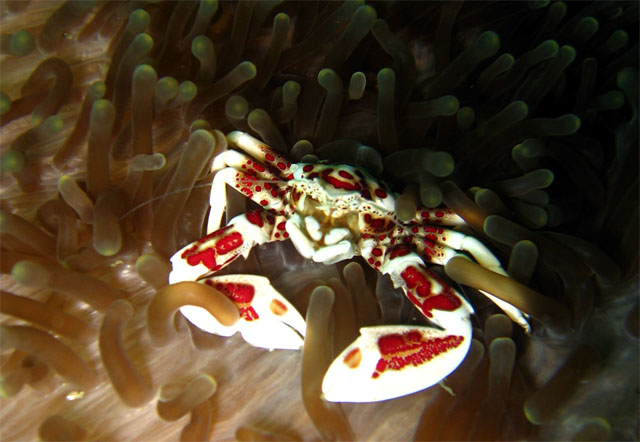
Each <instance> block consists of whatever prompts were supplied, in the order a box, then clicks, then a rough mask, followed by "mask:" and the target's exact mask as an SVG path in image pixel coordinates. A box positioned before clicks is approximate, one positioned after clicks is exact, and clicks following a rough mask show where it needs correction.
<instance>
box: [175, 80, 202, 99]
mask: <svg viewBox="0 0 640 442" xmlns="http://www.w3.org/2000/svg"><path fill="white" fill-rule="evenodd" d="M197 93H198V86H196V85H195V83H194V82H192V81H183V82H182V83H180V87H179V88H178V96H179V97H180V99H181V100H182V101H185V102H186V101H191V100H193V98H194V97H195V96H196V94H197Z"/></svg>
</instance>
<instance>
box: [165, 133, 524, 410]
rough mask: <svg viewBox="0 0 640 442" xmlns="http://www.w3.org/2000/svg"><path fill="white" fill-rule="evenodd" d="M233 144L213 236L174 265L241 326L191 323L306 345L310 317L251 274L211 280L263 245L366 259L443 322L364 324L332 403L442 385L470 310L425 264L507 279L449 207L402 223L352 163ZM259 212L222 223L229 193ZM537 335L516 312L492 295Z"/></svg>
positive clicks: (225, 157)
mask: <svg viewBox="0 0 640 442" xmlns="http://www.w3.org/2000/svg"><path fill="white" fill-rule="evenodd" d="M227 139H228V142H229V146H230V147H231V149H228V150H226V151H224V152H222V153H221V154H219V155H218V156H217V157H216V158H215V159H214V161H213V165H212V169H213V171H215V172H216V173H215V176H214V179H213V183H212V188H211V200H210V204H211V210H210V213H209V224H208V229H207V230H208V234H207V235H206V236H205V237H203V238H202V239H200V240H198V241H196V242H194V243H192V244H189V245H187V246H185V247H184V248H182V249H181V250H179V251H178V252H176V253H175V254H174V255H173V257H172V258H171V262H172V265H173V270H172V272H171V274H170V282H171V283H176V282H180V281H185V280H200V281H201V282H203V283H205V284H209V285H212V286H214V287H216V288H217V289H219V290H220V291H222V292H223V293H225V294H226V295H227V296H228V297H229V298H230V299H231V300H232V301H234V302H235V303H236V305H237V306H238V308H239V310H240V313H241V320H240V321H238V323H237V324H236V325H234V326H231V327H224V326H222V325H220V324H219V323H218V322H217V321H216V320H215V318H213V316H211V315H210V314H209V313H208V312H207V311H206V310H204V309H202V308H200V307H195V306H185V307H182V309H181V312H182V313H183V314H184V315H185V316H186V317H187V319H189V320H190V321H191V322H193V324H195V325H196V326H198V327H199V328H201V329H203V330H204V331H207V332H210V333H216V334H219V335H223V336H230V335H232V334H234V333H236V332H237V331H240V333H241V334H242V336H243V337H244V339H245V340H246V341H247V342H249V343H250V344H252V345H255V346H259V347H264V348H268V349H274V348H284V349H298V348H301V347H302V344H303V340H302V338H301V336H304V334H305V322H304V319H303V318H302V316H301V315H300V314H299V313H298V312H297V311H296V310H295V308H294V307H293V306H292V305H291V304H290V303H289V302H288V301H287V300H286V299H285V298H284V297H283V296H282V295H281V294H280V293H278V292H277V291H276V290H275V289H274V288H273V287H272V286H271V285H270V283H269V281H268V280H267V278H264V277H260V276H254V275H226V276H215V274H214V275H213V276H206V277H205V278H203V279H200V278H202V276H203V275H207V274H211V273H214V272H216V271H218V270H220V269H222V268H223V267H225V266H226V265H228V264H229V263H231V262H232V261H234V260H235V259H237V258H238V257H240V256H244V257H247V256H248V254H249V252H250V250H251V248H252V247H253V246H255V245H259V244H264V243H267V242H270V241H283V240H287V239H290V240H291V241H292V242H293V245H294V246H295V248H296V249H297V250H298V252H299V253H300V254H301V255H302V256H304V257H305V258H307V259H312V260H313V261H316V262H320V263H327V264H331V263H335V262H338V261H341V260H344V259H348V258H351V257H353V256H356V255H359V256H362V257H363V258H364V259H365V260H366V262H367V263H369V265H370V266H371V267H373V268H374V269H376V270H378V271H379V272H381V273H383V274H387V275H389V276H390V277H391V280H392V281H393V284H394V285H395V286H396V287H400V288H402V290H403V291H404V293H405V295H406V296H407V297H408V298H409V300H410V301H411V302H412V303H413V304H414V305H415V306H416V307H417V308H418V310H419V311H420V312H422V314H424V316H426V317H427V318H429V319H430V320H431V321H432V322H433V323H434V324H435V325H436V326H437V327H439V328H436V327H423V326H408V325H385V326H374V327H363V328H361V329H360V336H359V337H358V338H357V339H356V340H355V341H354V342H353V343H352V344H350V345H349V346H348V347H347V348H346V349H345V350H344V351H343V352H342V353H341V354H340V355H339V356H338V357H337V358H336V359H335V361H334V362H333V363H332V364H331V366H330V367H329V369H328V371H327V373H326V375H325V378H324V381H323V386H322V389H323V395H324V398H325V399H326V400H328V401H339V402H373V401H380V400H385V399H391V398H395V397H399V396H403V395H406V394H410V393H414V392H416V391H419V390H422V389H425V388H427V387H429V386H431V385H434V384H436V383H438V382H439V381H441V380H442V379H443V378H444V377H445V376H447V375H448V374H449V373H450V372H452V371H453V370H455V368H456V367H457V366H458V365H459V364H460V362H461V361H462V360H463V359H464V357H465V355H466V353H467V350H468V349H469V345H470V343H471V335H472V327H471V319H470V315H471V314H472V313H473V308H472V307H471V305H470V304H469V303H468V302H467V301H466V300H465V299H464V298H463V297H462V296H461V295H460V294H459V293H457V292H456V290H454V289H453V288H451V287H450V286H449V285H447V284H446V283H445V282H444V281H442V280H441V279H440V278H439V277H438V276H437V275H436V274H434V273H433V272H432V271H430V270H429V269H428V268H427V264H440V265H443V264H445V263H446V262H447V261H448V260H449V259H451V258H452V257H453V256H459V255H460V253H461V252H460V251H466V252H468V253H469V254H470V255H471V256H472V257H473V258H474V259H475V260H476V261H477V262H478V263H479V264H480V265H482V266H485V267H487V268H489V269H491V270H493V271H495V272H499V273H502V274H506V273H505V272H504V270H503V269H502V267H501V266H500V262H499V261H498V259H497V258H496V257H495V256H494V255H493V254H492V253H491V252H490V251H489V249H488V248H487V247H485V246H484V245H483V244H482V243H481V242H480V241H478V240H477V239H475V238H473V237H471V236H467V235H464V234H462V233H460V232H457V231H455V230H452V229H451V228H448V227H451V226H455V225H459V224H463V223H464V221H463V220H462V219H461V218H460V217H459V216H458V215H456V214H455V213H453V212H452V211H450V210H448V209H425V208H423V209H420V210H418V212H417V213H416V214H415V217H414V219H413V220H411V221H410V222H408V223H402V222H399V221H398V219H397V218H396V216H395V199H394V196H393V194H392V193H391V192H390V190H389V189H388V188H386V187H385V185H383V184H381V183H380V182H378V181H377V180H376V179H375V178H374V177H373V176H372V175H370V174H369V173H367V172H366V171H365V170H362V169H360V168H358V167H355V166H350V165H331V164H323V163H317V164H308V163H293V164H292V163H291V162H289V161H288V160H287V159H286V158H284V157H283V156H282V155H280V154H279V153H277V152H275V151H273V150H272V149H271V148H270V147H269V146H267V145H265V144H264V143H262V142H261V141H259V140H257V139H255V138H253V137H252V136H250V135H249V134H247V133H244V132H237V131H236V132H231V133H230V134H228V135H227ZM227 185H229V186H230V187H232V188H234V189H236V190H237V191H239V192H241V193H242V194H244V195H246V196H247V197H249V198H251V199H252V200H253V201H255V202H256V203H258V204H259V205H260V206H262V208H261V209H257V210H251V211H249V212H247V213H246V214H242V215H239V216H236V217H234V218H233V219H231V220H229V221H228V222H227V223H226V225H225V226H224V227H220V223H221V220H222V216H223V213H224V210H225V205H226V186H227ZM487 296H489V297H490V298H491V299H492V300H494V302H496V303H497V304H498V305H499V306H500V307H501V308H502V309H503V310H504V311H505V312H506V313H507V314H508V315H509V316H510V317H511V318H512V319H513V320H514V321H516V322H518V323H519V324H520V325H522V326H523V327H525V329H527V330H528V323H527V320H526V318H525V317H524V315H523V314H522V313H521V312H520V311H519V310H518V309H516V308H515V307H513V306H511V305H509V304H507V303H505V302H504V301H501V300H499V299H497V298H494V297H492V296H491V295H489V294H487Z"/></svg>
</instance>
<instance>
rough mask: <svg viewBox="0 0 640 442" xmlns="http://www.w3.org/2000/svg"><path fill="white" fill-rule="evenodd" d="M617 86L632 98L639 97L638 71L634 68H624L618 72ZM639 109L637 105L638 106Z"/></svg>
mask: <svg viewBox="0 0 640 442" xmlns="http://www.w3.org/2000/svg"><path fill="white" fill-rule="evenodd" d="M616 84H617V85H618V87H619V88H620V89H622V91H623V92H624V93H625V94H626V95H627V96H631V97H634V98H635V97H637V96H638V70H637V69H634V68H623V69H620V71H619V72H618V76H617V77H616ZM636 107H637V105H636Z"/></svg>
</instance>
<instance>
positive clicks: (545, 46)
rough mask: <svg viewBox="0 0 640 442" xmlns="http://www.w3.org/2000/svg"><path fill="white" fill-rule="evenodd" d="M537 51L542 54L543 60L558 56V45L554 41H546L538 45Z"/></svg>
mask: <svg viewBox="0 0 640 442" xmlns="http://www.w3.org/2000/svg"><path fill="white" fill-rule="evenodd" d="M537 49H538V50H539V51H540V52H542V54H544V56H545V58H550V57H555V56H556V55H557V54H558V51H559V50H560V45H559V44H558V42H557V41H555V40H546V41H543V42H542V43H540V45H539V46H538V47H537Z"/></svg>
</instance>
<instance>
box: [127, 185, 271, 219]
mask: <svg viewBox="0 0 640 442" xmlns="http://www.w3.org/2000/svg"><path fill="white" fill-rule="evenodd" d="M254 182H255V183H260V184H280V183H282V181H278V180H259V179H256V180H255V181H254ZM203 187H211V182H208V183H200V184H196V185H195V186H192V187H184V188H182V189H176V190H174V191H172V192H169V193H164V194H162V195H158V196H154V197H153V198H149V199H148V200H146V201H144V202H142V203H140V204H138V205H137V206H133V207H132V208H131V209H129V210H127V211H126V212H125V213H124V214H123V215H122V216H121V217H120V219H121V220H122V219H124V218H126V217H127V216H129V215H131V214H132V213H134V212H135V211H137V210H139V209H141V208H143V207H145V206H146V205H148V204H151V203H153V202H154V201H158V200H160V199H162V198H164V197H165V196H169V195H175V194H177V193H180V192H188V191H191V190H193V189H200V188H203Z"/></svg>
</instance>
